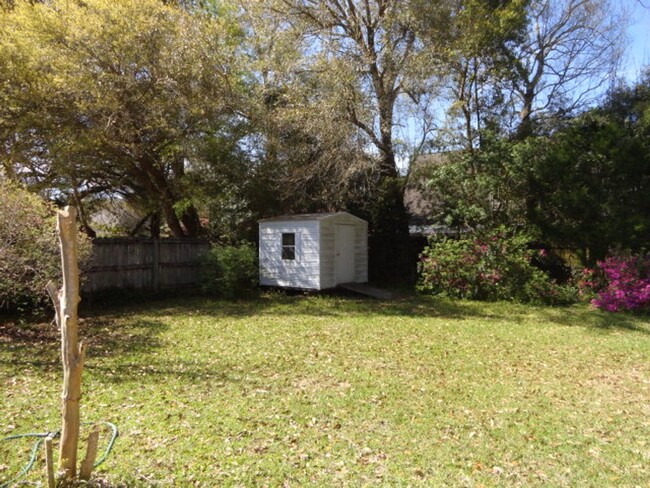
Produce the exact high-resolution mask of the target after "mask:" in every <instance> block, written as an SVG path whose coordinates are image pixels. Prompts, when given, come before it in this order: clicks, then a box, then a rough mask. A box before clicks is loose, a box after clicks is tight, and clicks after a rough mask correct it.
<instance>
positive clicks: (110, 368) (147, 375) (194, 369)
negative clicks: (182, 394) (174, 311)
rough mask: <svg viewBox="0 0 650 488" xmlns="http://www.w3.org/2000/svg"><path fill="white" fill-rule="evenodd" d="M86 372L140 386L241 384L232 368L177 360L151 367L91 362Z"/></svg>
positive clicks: (106, 379) (115, 381) (103, 379)
mask: <svg viewBox="0 0 650 488" xmlns="http://www.w3.org/2000/svg"><path fill="white" fill-rule="evenodd" d="M86 369H87V370H89V371H91V372H92V373H93V374H96V375H97V376H98V377H99V378H101V380H102V382H108V383H122V382H126V381H135V382H137V383H139V384H152V383H154V384H155V383H161V384H167V383H168V382H169V381H174V380H177V381H178V382H179V383H180V384H197V383H204V382H209V383H210V384H211V385H214V384H215V383H216V384H218V383H226V382H229V383H232V382H236V381H239V380H238V379H237V378H235V377H234V376H232V375H229V374H227V371H231V370H232V369H233V366H232V365H219V366H218V367H215V366H208V365H199V364H197V363H195V362H183V361H179V360H178V359H173V363H171V362H149V363H147V364H142V363H133V364H125V363H120V364H117V365H115V364H106V363H101V362H96V363H89V364H88V365H87V366H86Z"/></svg>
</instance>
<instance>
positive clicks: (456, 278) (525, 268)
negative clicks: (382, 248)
mask: <svg viewBox="0 0 650 488" xmlns="http://www.w3.org/2000/svg"><path fill="white" fill-rule="evenodd" d="M528 243H529V239H528V238H527V237H526V236H525V235H522V234H511V233H509V232H508V231H507V230H505V229H504V228H501V229H497V230H495V231H492V232H488V233H484V234H481V235H473V236H470V237H467V238H462V239H448V238H443V239H441V240H432V241H431V242H430V244H429V246H427V247H426V248H425V249H424V251H423V252H422V255H421V256H420V262H419V274H420V279H419V283H418V290H419V291H420V292H422V293H427V294H434V295H436V294H442V295H446V296H450V297H454V298H469V299H474V300H514V301H520V302H537V303H551V304H561V303H567V302H572V301H574V300H575V288H573V287H569V286H567V287H562V286H560V285H557V284H556V283H554V282H553V281H552V280H551V278H550V277H549V276H548V275H547V274H546V273H544V272H543V271H542V270H541V269H539V268H537V267H535V266H534V265H533V264H532V263H531V261H532V260H533V258H539V257H540V256H541V254H543V253H545V251H534V250H532V249H529V246H528ZM542 257H543V256H542Z"/></svg>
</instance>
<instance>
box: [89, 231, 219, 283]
mask: <svg viewBox="0 0 650 488" xmlns="http://www.w3.org/2000/svg"><path fill="white" fill-rule="evenodd" d="M209 248H210V244H209V243H208V242H206V241H202V240H195V239H126V238H124V239H122V238H116V239H95V240H94V241H93V250H92V257H91V260H90V263H89V265H88V266H87V267H86V269H85V270H84V272H83V276H84V280H83V283H82V292H83V293H85V294H89V295H92V294H94V293H100V292H105V291H110V290H139V291H153V292H156V291H159V290H164V289H174V288H184V287H191V286H194V285H196V284H197V283H198V281H199V274H200V267H201V264H200V260H201V256H202V255H203V254H204V253H205V252H206V251H207V250H208V249H209Z"/></svg>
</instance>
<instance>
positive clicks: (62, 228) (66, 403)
mask: <svg viewBox="0 0 650 488" xmlns="http://www.w3.org/2000/svg"><path fill="white" fill-rule="evenodd" d="M76 214H77V212H76V210H75V208H74V207H66V208H65V209H64V210H63V211H59V212H58V215H57V231H58V234H59V242H60V246H61V268H62V270H63V287H62V288H61V290H59V292H58V293H57V291H56V286H55V285H54V284H53V283H52V282H50V283H48V285H47V290H48V292H49V294H50V297H51V298H52V301H53V302H54V307H55V309H56V323H57V325H58V326H59V328H60V330H61V359H62V362H63V394H62V400H63V405H62V421H63V425H62V428H61V444H60V449H59V467H60V469H61V470H62V471H63V472H64V476H65V478H67V479H73V478H75V476H76V474H77V447H78V444H79V400H80V399H81V373H82V371H83V363H84V351H85V348H84V346H83V344H80V343H79V342H78V336H77V330H78V317H77V305H78V303H79V268H78V265H77V219H76Z"/></svg>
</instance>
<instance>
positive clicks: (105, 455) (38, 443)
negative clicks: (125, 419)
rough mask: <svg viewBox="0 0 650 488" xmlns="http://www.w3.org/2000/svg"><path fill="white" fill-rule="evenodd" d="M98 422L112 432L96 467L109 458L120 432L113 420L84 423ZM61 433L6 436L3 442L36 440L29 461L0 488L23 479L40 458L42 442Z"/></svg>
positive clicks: (96, 462)
mask: <svg viewBox="0 0 650 488" xmlns="http://www.w3.org/2000/svg"><path fill="white" fill-rule="evenodd" d="M97 424H104V425H106V426H108V427H110V429H111V431H112V433H111V438H110V440H109V441H108V444H107V445H106V449H104V452H103V454H102V455H101V456H100V457H99V459H98V460H97V461H95V464H94V465H93V466H94V467H95V468H96V467H97V466H99V465H100V464H102V463H103V462H104V461H106V458H108V456H109V454H110V453H111V451H112V450H113V445H114V444H115V441H116V439H117V436H118V435H119V434H120V433H119V431H118V430H117V426H116V425H115V424H112V423H111V422H97V423H93V422H89V423H83V424H82V425H97ZM60 435H61V432H60V431H55V432H32V433H29V434H16V435H10V436H9V437H4V438H3V439H1V441H2V442H4V441H11V440H16V439H24V438H29V437H35V438H36V442H34V446H33V447H32V452H31V455H30V458H29V461H27V463H26V464H25V466H23V469H21V470H20V473H18V474H17V475H16V476H14V477H13V478H11V479H9V480H7V481H2V482H0V488H9V487H10V486H11V484H12V483H15V482H16V481H18V480H19V479H21V478H22V477H23V476H25V475H26V474H27V473H29V472H30V471H31V469H32V468H33V467H34V464H35V463H36V459H37V458H38V451H39V449H40V447H41V444H42V443H43V441H44V440H45V439H46V438H47V437H52V438H53V439H55V438H57V437H59V436H60Z"/></svg>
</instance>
